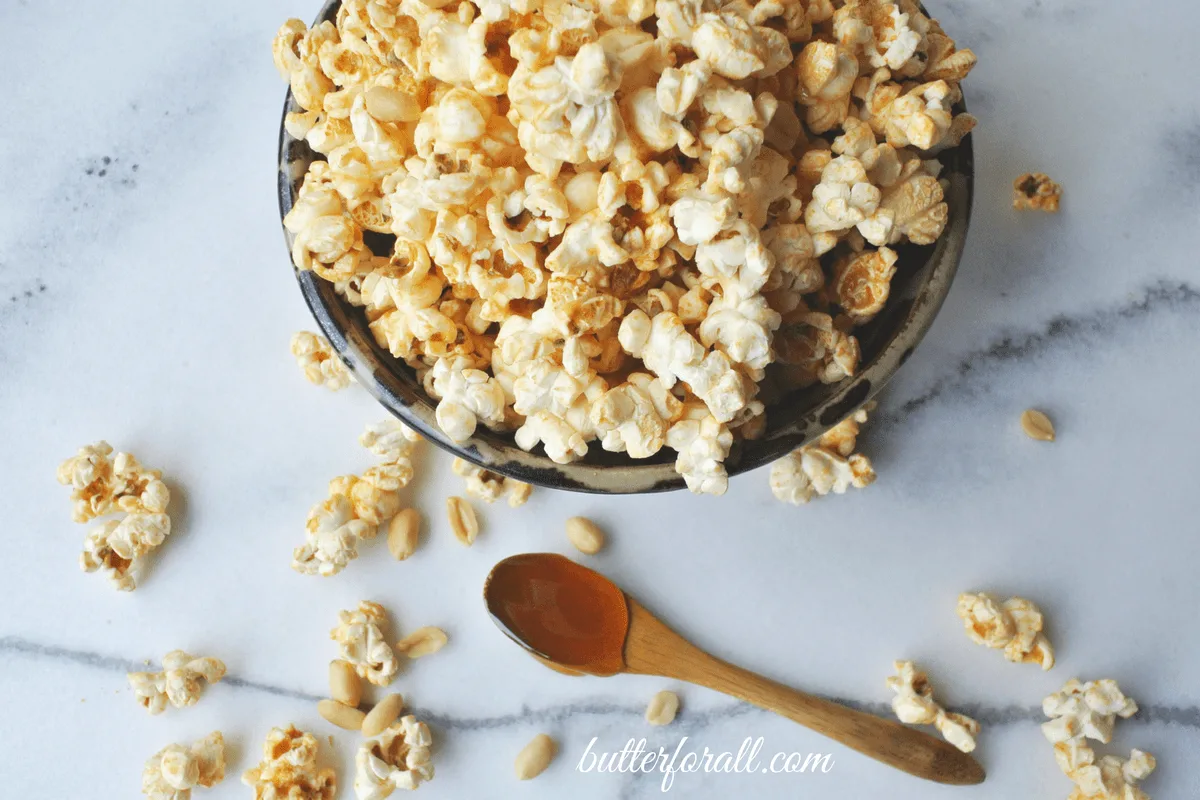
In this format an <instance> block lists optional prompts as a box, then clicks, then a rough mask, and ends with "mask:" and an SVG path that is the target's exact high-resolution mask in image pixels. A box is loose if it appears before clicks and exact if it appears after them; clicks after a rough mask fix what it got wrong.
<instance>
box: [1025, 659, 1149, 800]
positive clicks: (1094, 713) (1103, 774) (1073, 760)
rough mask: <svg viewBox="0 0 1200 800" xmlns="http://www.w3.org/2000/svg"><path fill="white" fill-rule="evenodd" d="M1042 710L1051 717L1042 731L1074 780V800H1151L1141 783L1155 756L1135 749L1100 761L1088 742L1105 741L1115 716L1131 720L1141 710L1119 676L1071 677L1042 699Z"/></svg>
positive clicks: (1058, 759)
mask: <svg viewBox="0 0 1200 800" xmlns="http://www.w3.org/2000/svg"><path fill="white" fill-rule="evenodd" d="M1042 710H1043V711H1044V712H1045V714H1046V716H1047V717H1050V721H1049V722H1046V723H1043V725H1042V733H1043V734H1045V736H1046V739H1047V740H1048V741H1049V742H1050V743H1051V744H1053V745H1054V759H1055V761H1057V762H1058V766H1059V768H1060V769H1062V771H1063V774H1065V775H1066V776H1067V777H1068V778H1070V779H1071V781H1072V782H1073V783H1074V784H1075V790H1074V791H1073V792H1072V793H1071V796H1070V800H1150V798H1149V795H1147V794H1146V793H1145V792H1143V791H1142V790H1141V789H1139V788H1138V786H1137V784H1138V783H1139V782H1141V781H1143V780H1145V779H1146V778H1147V777H1148V776H1149V775H1150V773H1151V772H1153V771H1154V768H1155V767H1156V766H1157V762H1156V761H1155V759H1154V756H1152V755H1150V754H1149V753H1144V752H1142V751H1141V750H1134V751H1132V753H1130V756H1129V759H1128V760H1127V761H1123V760H1122V759H1120V758H1118V757H1117V756H1111V755H1109V756H1103V757H1102V758H1100V760H1099V762H1097V760H1096V753H1095V751H1094V750H1093V749H1092V748H1091V747H1090V746H1089V745H1088V744H1087V740H1088V739H1094V740H1096V741H1098V742H1103V743H1105V744H1107V743H1108V742H1110V741H1111V740H1112V732H1113V726H1114V724H1115V723H1116V719H1117V717H1120V718H1121V719H1128V718H1129V717H1132V716H1133V715H1134V714H1136V713H1137V711H1138V707H1137V703H1135V702H1134V701H1133V700H1132V699H1130V698H1128V697H1126V696H1125V695H1124V694H1123V693H1122V692H1121V689H1120V687H1118V686H1117V682H1116V681H1114V680H1108V679H1106V680H1099V681H1088V682H1087V683H1083V682H1081V681H1079V680H1077V679H1075V678H1072V679H1071V680H1069V681H1067V683H1066V684H1065V685H1064V686H1063V688H1062V689H1061V690H1060V691H1058V692H1055V693H1054V694H1052V695H1050V696H1049V697H1047V698H1046V699H1045V700H1043V701H1042Z"/></svg>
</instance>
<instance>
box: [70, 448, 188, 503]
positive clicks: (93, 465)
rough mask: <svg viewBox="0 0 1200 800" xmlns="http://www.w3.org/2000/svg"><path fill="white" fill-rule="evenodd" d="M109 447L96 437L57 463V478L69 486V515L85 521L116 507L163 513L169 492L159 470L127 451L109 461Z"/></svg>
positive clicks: (110, 449) (169, 495)
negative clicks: (145, 464)
mask: <svg viewBox="0 0 1200 800" xmlns="http://www.w3.org/2000/svg"><path fill="white" fill-rule="evenodd" d="M112 451H113V449H112V446H111V445H109V443H108V442H105V441H99V442H96V443H95V444H91V445H87V446H86V447H81V448H79V452H78V454H76V455H74V456H72V457H71V458H68V459H67V460H66V461H64V462H63V463H62V464H61V465H59V467H58V482H59V483H61V484H63V485H64V486H70V487H71V503H72V504H73V509H72V515H71V517H72V519H73V520H74V521H75V522H88V521H89V520H93V519H95V518H96V517H103V516H104V515H106V514H111V513H114V512H117V511H124V512H126V513H130V514H165V513H166V511H167V506H168V505H169V504H170V502H171V492H170V491H169V490H168V489H167V486H166V484H165V483H163V481H162V473H161V472H159V471H158V470H150V469H146V468H145V467H143V466H142V465H141V464H140V463H139V462H138V460H137V458H135V457H134V456H132V455H130V454H129V453H117V455H116V456H115V457H114V458H113V459H112V460H111V461H110V460H109V456H110V455H112Z"/></svg>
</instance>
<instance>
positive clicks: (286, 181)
mask: <svg viewBox="0 0 1200 800" xmlns="http://www.w3.org/2000/svg"><path fill="white" fill-rule="evenodd" d="M338 5H339V3H338V2H337V0H335V1H334V2H330V3H328V4H327V5H326V6H325V7H324V8H323V9H322V11H321V14H320V16H319V17H318V18H317V21H318V22H319V21H321V20H326V19H328V20H333V19H334V18H335V17H336V15H337V8H338ZM299 110H301V109H300V107H299V106H298V105H296V101H295V99H294V98H293V97H292V94H291V92H290V91H289V92H288V95H287V99H286V101H285V103H284V114H285V115H286V114H287V113H288V112H291V111H299ZM955 110H956V111H962V110H965V109H964V108H963V107H959V108H956V109H955ZM319 158H322V156H320V155H319V154H315V153H313V151H312V150H311V149H310V148H309V147H308V144H307V143H306V142H304V141H302V140H296V139H293V138H292V137H291V136H289V135H288V133H287V131H286V130H284V129H283V125H282V120H281V122H280V134H279V173H278V183H279V186H278V189H279V211H280V215H281V216H282V215H286V214H287V212H288V211H289V210H290V209H291V207H292V204H293V202H295V199H296V195H297V193H298V192H299V189H300V185H301V183H302V182H303V179H304V174H305V172H307V170H308V166H309V164H311V163H312V162H313V160H315V159H319ZM939 159H940V160H941V162H942V164H943V166H944V169H943V172H942V177H943V178H945V179H946V180H947V181H948V183H949V187H948V189H947V191H946V203H947V205H948V206H949V210H950V218H949V221H948V222H947V224H946V230H945V232H944V233H943V234H942V237H941V238H940V239H939V240H938V241H937V243H936V244H935V245H932V246H929V247H918V246H915V245H910V244H906V245H902V246H899V247H898V248H897V252H898V253H899V255H900V258H899V261H898V263H897V272H896V276H895V277H894V278H893V279H892V285H891V296H890V297H889V299H888V302H887V305H886V306H885V308H884V310H883V312H882V313H880V314H879V316H877V317H876V318H875V319H874V320H872V321H871V322H870V323H869V324H867V325H865V326H863V327H861V328H857V329H855V335H856V336H857V337H858V340H859V343H860V345H861V348H862V358H861V361H860V367H859V371H858V374H857V375H854V376H853V377H851V378H848V379H846V380H844V381H841V382H840V383H837V384H833V385H818V386H810V387H806V388H804V389H800V390H797V391H795V392H792V393H790V394H787V395H785V396H784V397H783V398H781V400H780V401H779V402H776V403H774V404H772V405H771V406H769V407H768V409H767V425H766V431H765V432H764V434H763V435H762V437H761V438H759V439H756V440H754V441H738V442H736V443H735V444H734V446H733V449H732V450H731V452H730V454H729V458H728V459H727V460H726V462H725V465H726V468H727V469H728V471H729V474H730V475H736V474H738V473H741V472H746V471H748V470H752V469H754V468H756V467H759V466H762V465H763V464H767V463H769V462H771V461H774V460H776V459H778V458H780V457H782V456H784V455H786V454H787V453H788V452H790V451H791V450H793V449H794V448H796V447H799V446H800V445H803V444H806V443H807V442H810V441H812V440H813V439H815V438H816V437H818V436H820V435H821V433H823V432H824V431H826V430H827V429H828V428H829V427H830V426H832V425H834V424H836V423H837V422H838V421H840V420H841V419H843V418H844V417H845V416H846V415H848V414H849V413H850V412H852V411H853V410H854V409H856V408H858V407H859V406H861V405H862V404H864V403H866V402H867V401H868V400H870V399H871V398H872V397H873V396H874V395H875V394H876V393H878V392H879V390H880V389H882V388H883V386H884V384H885V383H886V382H887V381H888V379H889V378H891V376H892V375H893V374H895V372H896V370H897V369H899V368H900V366H901V365H902V364H903V363H904V362H905V360H906V359H907V358H908V357H909V356H910V355H912V352H913V350H914V349H915V348H916V346H917V344H918V343H920V341H921V339H922V337H923V336H924V335H925V332H926V331H927V330H929V326H930V325H932V324H933V320H934V317H935V316H936V315H937V312H938V310H939V309H940V308H941V306H942V302H943V301H944V300H945V298H946V294H947V293H948V292H949V291H950V283H951V281H952V280H953V278H954V273H955V270H956V269H957V267H958V262H959V259H960V258H961V257H962V253H963V248H964V246H965V244H966V238H967V225H968V222H969V219H970V215H971V199H972V191H973V182H974V175H975V164H974V157H973V153H972V149H971V137H970V136H967V138H966V139H965V140H964V141H963V143H962V144H961V145H959V146H958V147H956V148H953V149H951V150H947V151H945V152H943V153H942V154H941V155H940V156H939ZM284 235H285V237H286V239H287V245H288V252H289V253H290V252H291V244H292V236H291V234H290V233H289V232H288V231H287V230H286V229H284ZM373 238H374V239H378V240H379V241H373ZM388 239H390V237H368V243H369V244H371V246H372V249H373V250H375V251H376V252H377V253H379V254H381V255H387V254H388V252H390V242H389V241H388ZM289 262H290V257H289ZM296 280H297V281H298V282H299V284H300V289H301V291H302V292H303V294H304V299H305V301H306V302H307V303H308V306H309V308H310V309H311V310H312V313H313V317H315V319H316V321H317V325H318V326H319V327H320V329H321V332H322V333H323V334H324V335H325V336H326V337H327V338H328V339H329V341H330V342H331V343H332V345H333V347H334V349H335V350H336V351H337V352H338V354H339V355H340V356H341V358H342V360H343V361H345V362H346V365H347V366H348V367H349V368H350V369H351V370H352V371H353V372H354V376H355V378H356V379H357V380H358V382H359V383H361V384H362V385H363V386H364V387H366V389H367V390H368V391H370V392H371V394H373V395H374V396H375V397H376V399H378V400H379V402H380V403H381V404H383V406H384V407H385V408H387V409H388V411H390V412H391V413H393V414H395V415H396V416H397V417H399V418H400V419H402V420H404V422H405V423H407V424H408V425H410V426H412V427H413V428H415V429H417V430H418V431H420V432H421V434H422V435H424V436H425V437H426V438H428V439H429V440H431V441H433V442H434V443H436V444H437V445H438V446H440V447H442V448H443V449H445V450H448V451H450V452H452V453H454V454H455V455H457V456H460V457H461V458H464V459H467V460H468V461H472V462H474V463H476V464H479V465H481V466H484V467H487V468H488V469H490V470H494V471H496V472H499V473H502V474H504V475H509V476H511V477H514V478H518V479H520V480H523V481H527V482H529V483H533V484H537V485H539V486H548V487H552V488H558V489H569V490H573V491H582V492H597V493H613V494H631V493H642V492H660V491H666V490H670V489H678V488H681V487H682V486H683V485H684V482H683V479H682V478H681V477H680V476H679V475H678V474H677V473H676V472H675V467H674V461H675V453H674V451H673V450H670V449H669V448H663V450H662V451H660V452H659V453H658V454H657V455H656V456H654V457H653V458H648V459H636V460H635V459H632V458H629V457H628V456H627V455H625V454H624V453H609V452H607V451H605V450H603V449H602V448H601V447H600V446H599V445H598V444H593V445H592V446H591V447H590V448H589V450H588V454H587V455H586V456H585V457H584V458H582V459H580V460H579V461H576V462H574V463H572V464H555V463H554V462H553V461H551V460H550V459H549V458H547V457H546V456H545V454H544V453H543V452H542V451H541V448H540V447H539V448H538V449H537V450H536V451H534V452H526V451H524V450H522V449H521V448H520V447H518V446H517V445H516V442H515V441H514V440H513V436H512V434H511V433H496V432H493V431H489V430H487V429H486V428H484V427H483V426H482V425H481V426H479V428H478V429H477V431H476V434H475V436H473V437H472V438H471V439H470V440H468V441H466V442H464V443H462V444H456V443H454V442H452V441H450V440H449V439H448V438H447V437H446V436H445V435H444V434H443V433H442V432H441V431H440V430H439V429H438V426H437V423H436V421H435V419H434V409H435V407H436V403H435V402H434V401H432V400H431V399H430V398H429V397H428V396H427V395H426V394H425V392H424V390H423V389H422V388H421V384H420V381H418V380H417V378H416V375H415V373H414V372H413V370H412V369H410V368H409V367H408V366H407V365H406V364H404V363H403V362H402V361H399V360H397V359H396V358H394V357H393V356H392V355H391V354H390V353H389V352H388V351H387V350H386V349H385V348H381V347H379V345H377V344H376V343H375V339H374V337H373V336H372V334H371V331H370V329H369V328H368V326H367V319H366V316H365V315H364V314H363V312H362V310H361V309H358V308H355V307H353V306H351V305H350V304H349V303H346V302H345V301H344V300H343V299H342V298H341V297H339V296H338V294H337V292H336V291H334V288H333V285H332V284H330V283H329V282H327V281H325V280H322V279H321V278H319V277H317V275H316V274H315V273H313V272H309V271H301V270H296Z"/></svg>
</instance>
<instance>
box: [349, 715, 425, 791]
mask: <svg viewBox="0 0 1200 800" xmlns="http://www.w3.org/2000/svg"><path fill="white" fill-rule="evenodd" d="M432 747H433V737H432V736H431V735H430V733H429V728H428V726H426V725H425V723H424V722H419V721H418V720H417V718H416V717H414V716H412V715H407V716H404V717H401V718H400V719H399V720H397V721H396V722H395V723H394V724H393V725H392V726H391V727H389V728H387V729H386V730H385V731H384V732H383V733H381V734H380V735H379V736H378V737H376V738H373V739H368V740H367V741H365V742H363V743H362V744H361V745H359V747H358V752H357V753H356V754H355V756H354V796H355V797H356V798H358V800H383V798H385V797H389V796H390V795H391V794H392V792H393V791H395V790H396V789H416V788H417V787H418V786H420V785H421V783H423V782H425V781H430V780H433V761H432V758H431V755H430V749H431V748H432Z"/></svg>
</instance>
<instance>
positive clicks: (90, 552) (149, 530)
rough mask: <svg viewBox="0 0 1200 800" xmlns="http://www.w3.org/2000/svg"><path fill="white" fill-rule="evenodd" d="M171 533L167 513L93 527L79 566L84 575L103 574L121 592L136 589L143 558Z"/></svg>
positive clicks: (127, 518) (132, 516) (126, 517)
mask: <svg viewBox="0 0 1200 800" xmlns="http://www.w3.org/2000/svg"><path fill="white" fill-rule="evenodd" d="M170 533H171V518H170V517H168V516H167V515H166V514H128V515H126V516H125V517H124V518H123V519H121V520H119V521H118V520H109V521H108V522H105V523H104V524H103V525H101V526H100V527H99V528H94V529H93V530H92V531H91V532H90V533H89V534H88V535H87V538H86V539H84V542H83V552H82V553H80V555H79V566H80V568H81V569H82V570H83V571H84V572H104V573H105V574H106V575H107V576H108V580H109V582H110V583H111V584H112V585H113V586H114V587H116V588H117V589H118V590H119V591H122V592H131V591H133V590H134V589H136V588H137V578H136V574H137V573H138V572H140V571H141V566H142V564H143V563H144V562H143V559H144V558H145V556H146V555H147V554H148V553H149V552H150V551H151V550H153V549H155V548H156V547H158V546H159V545H160V544H162V543H163V542H164V541H165V540H166V538H167V536H168V535H169V534H170Z"/></svg>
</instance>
